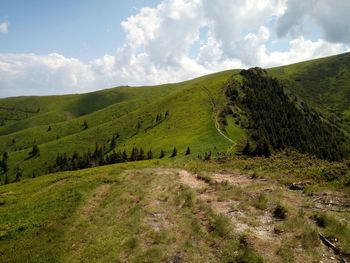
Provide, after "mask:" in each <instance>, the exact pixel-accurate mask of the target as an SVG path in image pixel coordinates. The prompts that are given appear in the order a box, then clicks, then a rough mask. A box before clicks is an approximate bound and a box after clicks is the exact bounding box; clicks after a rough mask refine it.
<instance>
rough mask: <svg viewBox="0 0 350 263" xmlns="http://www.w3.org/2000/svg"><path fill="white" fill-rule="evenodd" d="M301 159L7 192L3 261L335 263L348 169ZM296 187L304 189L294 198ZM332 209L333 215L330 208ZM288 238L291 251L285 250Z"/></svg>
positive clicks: (78, 180)
mask: <svg viewBox="0 0 350 263" xmlns="http://www.w3.org/2000/svg"><path fill="white" fill-rule="evenodd" d="M304 158H305V156H299V155H297V154H293V153H292V154H291V155H283V156H277V157H275V158H272V159H264V158H255V159H241V158H235V159H232V160H226V161H225V162H222V161H211V162H203V161H185V162H184V161H178V163H177V164H176V162H173V163H171V164H170V163H169V162H168V161H163V162H160V163H159V162H154V161H144V162H134V163H125V164H118V165H111V166H105V167H98V168H93V169H86V170H81V171H75V172H64V173H57V174H51V175H47V176H41V177H39V178H35V179H27V180H23V181H21V182H19V183H14V184H10V185H3V186H1V188H0V214H1V218H0V261H1V262H48V261H49V262H111V261H113V262H166V261H170V262H263V261H264V260H265V261H268V262H281V260H282V261H283V262H294V261H295V262H301V261H300V260H306V261H307V262H311V261H314V260H320V259H322V257H323V256H322V255H325V257H328V258H331V257H335V258H338V255H337V254H335V253H334V252H332V251H331V250H328V248H327V247H325V246H324V245H323V244H322V242H321V241H320V239H319V236H318V232H321V233H323V234H324V235H326V236H327V237H328V238H329V239H330V240H332V241H333V242H335V244H336V245H337V246H338V247H339V248H340V249H341V251H342V253H344V254H346V255H347V253H350V240H349V236H350V225H349V221H348V220H349V219H350V211H349V210H345V211H346V212H344V211H343V210H344V209H346V203H347V202H348V201H349V194H350V193H349V189H348V188H347V187H346V185H347V184H348V182H347V181H346V179H347V178H348V176H349V174H348V171H347V170H346V166H345V164H341V163H338V164H337V163H333V164H331V163H328V162H324V161H319V160H317V159H308V161H303V160H305V159H304ZM293 160H294V161H293ZM176 167H186V170H187V171H186V170H183V169H182V168H176ZM344 169H345V171H344ZM252 175H254V176H252ZM332 176H333V177H332ZM252 178H253V179H252ZM296 180H298V181H296ZM293 182H298V184H300V185H302V186H303V189H302V190H300V191H292V190H289V189H288V186H289V185H290V184H291V183H293ZM325 193H326V195H325ZM314 199H318V200H317V201H315V202H316V203H313V201H312V200H314ZM329 199H332V200H333V204H332V205H328V204H327V203H325V202H326V201H327V200H328V201H329ZM278 206H281V207H282V208H281V209H282V211H284V210H285V211H286V218H282V219H280V218H278V215H277V218H276V215H275V213H276V207H278ZM317 207H318V208H317ZM335 210H339V211H341V212H336V211H335ZM317 220H318V221H317ZM315 222H321V223H322V222H323V223H322V224H323V225H322V224H319V225H318V224H317V223H315ZM287 237H288V238H287ZM285 238H287V240H288V242H287V243H284V242H282V243H281V240H284V239H285ZM334 240H336V241H334ZM294 247H296V248H298V249H294ZM306 261H304V262H306Z"/></svg>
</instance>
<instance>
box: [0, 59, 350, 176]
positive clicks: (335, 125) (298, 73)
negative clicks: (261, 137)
mask: <svg viewBox="0 0 350 263" xmlns="http://www.w3.org/2000/svg"><path fill="white" fill-rule="evenodd" d="M266 72H267V74H268V77H271V76H272V77H275V78H277V80H278V81H279V83H281V86H283V90H284V92H285V94H286V96H287V97H288V98H289V100H290V101H291V103H294V104H293V105H295V107H296V108H298V107H302V108H303V109H306V108H307V109H310V111H309V110H308V111H305V110H303V112H304V113H303V114H306V115H308V116H307V117H306V119H310V118H312V116H313V115H315V116H316V115H317V116H318V117H317V118H319V120H322V123H325V127H326V128H324V129H327V130H328V132H327V133H325V134H332V129H334V130H336V131H337V135H335V138H334V140H333V143H335V144H341V147H343V144H344V145H345V146H344V147H346V145H347V144H348V135H347V134H348V132H349V127H350V125H349V123H350V54H349V53H346V54H342V55H338V56H333V57H328V58H322V59H317V60H312V61H307V62H301V63H298V64H293V65H289V66H283V67H277V68H272V69H268V70H267V71H266ZM232 80H234V81H235V82H236V83H238V85H241V84H242V83H244V76H242V74H240V70H229V71H224V72H219V73H215V74H211V75H207V76H203V77H200V78H196V79H193V80H190V81H185V82H181V83H176V84H165V85H159V86H148V87H116V88H112V89H107V90H102V91H97V92H93V93H87V94H77V95H64V96H44V97H38V96H35V97H33V96H31V97H15V98H5V99H0V123H1V126H0V153H2V152H5V151H6V152H8V156H9V157H8V167H9V171H8V175H9V177H10V178H9V181H13V180H14V178H15V173H16V171H18V169H20V170H21V171H22V172H21V173H22V176H23V177H33V176H38V175H42V174H46V173H48V172H49V171H50V168H51V167H52V166H54V165H55V161H56V159H57V155H58V154H60V155H63V154H66V155H67V156H68V158H69V157H70V156H71V155H72V154H73V153H77V154H79V155H83V154H86V153H87V152H88V151H90V152H92V151H94V149H95V148H96V144H98V145H99V147H101V148H102V149H103V155H105V156H107V155H108V154H110V153H111V150H112V149H110V144H111V141H112V139H113V138H114V137H117V139H116V146H115V148H114V147H113V149H114V150H115V151H119V150H120V151H124V150H126V152H127V153H128V154H130V153H131V150H132V148H135V147H136V148H138V149H139V148H142V149H143V150H144V151H145V152H147V151H149V150H152V153H153V157H154V158H158V157H159V155H160V152H161V150H163V151H164V154H165V158H168V157H169V156H170V155H171V153H172V151H173V149H174V147H175V148H176V150H177V152H178V154H177V158H193V157H197V156H198V155H199V156H201V157H202V158H205V156H206V155H208V154H209V153H210V154H212V155H213V156H218V155H228V154H235V153H236V152H239V153H240V152H241V151H242V150H243V148H244V146H245V144H246V142H247V140H248V141H249V140H251V144H252V145H251V146H252V147H253V148H255V147H256V146H257V143H258V140H257V138H255V137H254V127H255V128H257V127H256V125H255V126H254V125H253V126H249V125H248V126H247V125H246V124H247V123H246V122H248V123H249V121H253V122H254V120H253V119H252V118H251V112H250V111H247V108H246V107H243V106H242V105H241V104H237V105H236V112H234V114H233V113H232V112H231V111H230V110H229V107H228V106H229V105H230V103H232V101H231V102H230V98H229V97H228V96H227V94H225V92H226V90H227V85H228V84H229V83H230V81H232ZM240 92H242V91H240ZM259 96H260V95H259ZM257 99H259V98H257ZM260 99H262V98H260ZM293 100H294V102H293ZM295 101H296V102H295ZM272 106H273V105H272ZM293 107H294V106H293ZM274 110H275V107H271V109H267V112H268V111H274ZM237 111H238V112H240V113H241V114H237ZM286 114H287V115H288V113H286ZM310 114H311V115H310ZM312 114H313V115H312ZM277 115H278V114H277ZM327 127H328V128H327ZM322 129H323V128H322ZM320 131H321V133H322V131H323V130H320ZM338 132H339V134H338ZM117 135H118V136H117ZM297 136H299V135H297ZM303 136H304V135H303ZM254 138H255V139H256V140H255V139H254ZM301 138H302V137H301ZM317 140H318V139H317V138H316V139H314V144H315V145H317V143H318V141H317ZM269 143H270V144H271V146H274V147H272V149H271V150H273V149H279V148H281V147H276V145H273V142H271V141H270V142H269ZM307 143H308V142H306V144H307ZM34 145H36V146H38V148H39V150H40V155H39V154H38V155H35V156H31V154H30V152H31V151H32V149H33V146H34ZM325 145H328V144H325ZM333 145H334V144H333ZM285 147H293V148H297V149H298V147H297V146H296V145H293V144H288V143H287V144H286V145H285ZM303 147H306V146H303ZM187 148H190V155H185V151H186V149H187ZM306 148H307V147H306ZM306 148H305V149H306ZM300 149H301V148H300ZM304 152H308V153H311V154H314V153H315V151H312V150H306V151H304ZM331 152H335V150H334V151H331ZM331 152H330V153H326V154H325V156H329V155H333V153H331ZM318 157H321V158H322V154H319V155H318ZM337 158H338V157H337ZM339 158H340V157H339ZM328 159H332V158H328ZM0 176H1V175H0ZM1 181H2V182H4V176H1Z"/></svg>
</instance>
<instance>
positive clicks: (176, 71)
mask: <svg viewBox="0 0 350 263" xmlns="http://www.w3.org/2000/svg"><path fill="white" fill-rule="evenodd" d="M333 2H334V1H333ZM313 4H314V5H313ZM327 8H330V9H329V10H332V12H327V10H328V9H327ZM338 9H339V10H338ZM340 9H341V10H340ZM310 10H311V11H310ZM344 10H345V11H344ZM346 10H349V8H348V4H346V3H345V2H344V1H342V0H339V1H338V2H337V4H335V3H331V2H330V0H323V1H321V0H309V1H304V2H302V3H301V2H300V1H296V0H288V1H287V0H220V1H212V0H164V1H162V2H161V3H160V4H158V5H157V6H156V7H154V8H150V7H145V8H142V9H140V10H139V11H138V13H137V14H135V15H133V16H130V17H128V18H127V19H125V21H123V22H122V23H121V27H122V29H123V30H124V32H125V43H124V45H123V46H122V47H120V48H118V49H117V51H116V53H115V54H107V55H105V56H103V57H101V58H97V59H95V60H93V61H90V62H88V63H83V62H81V61H79V60H78V59H74V58H66V57H64V56H62V55H59V54H49V55H45V56H39V55H34V54H0V92H1V93H0V96H2V97H3V96H10V95H18V94H56V93H72V92H84V91H90V90H94V89H101V88H106V87H110V86H115V85H143V84H158V83H165V82H174V81H181V80H186V79H189V78H193V77H196V76H200V75H203V74H208V73H211V72H215V71H220V70H224V69H229V68H243V67H250V66H263V67H270V66H277V65H281V64H288V63H293V62H298V61H302V60H306V59H312V58H316V57H321V56H327V55H333V54H337V53H340V52H345V51H348V50H349V46H348V44H349V43H348V39H347V38H348V37H350V34H347V35H346V36H345V35H344V34H345V33H346V32H348V31H349V27H347V26H346V25H348V24H349V23H350V21H349V18H348V17H350V16H348V15H346V14H347V12H346ZM337 13H339V14H340V15H339V18H337V17H335V16H336V14H337ZM345 16H346V17H345ZM308 18H309V19H310V18H312V19H313V22H314V23H315V24H316V25H317V26H318V27H319V29H320V31H322V32H323V33H322V34H323V35H322V38H320V37H319V38H318V39H316V40H315V36H313V40H311V39H310V36H309V35H308V34H306V33H304V31H305V30H303V27H304V26H305V19H308ZM343 21H346V22H343ZM338 31H339V32H338ZM201 32H202V33H201ZM203 32H205V34H203ZM279 37H283V39H284V40H283V41H284V43H287V44H288V43H289V45H287V46H285V47H284V50H283V51H274V50H271V49H270V48H271V46H272V45H271V43H274V42H279V41H280V39H279Z"/></svg>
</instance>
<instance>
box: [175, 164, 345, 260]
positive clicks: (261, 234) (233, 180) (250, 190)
mask: <svg viewBox="0 0 350 263" xmlns="http://www.w3.org/2000/svg"><path fill="white" fill-rule="evenodd" d="M179 177H180V181H181V182H182V183H183V184H185V185H188V186H189V187H191V188H193V189H195V190H197V193H198V195H199V199H200V200H201V201H203V202H205V203H207V204H209V205H210V207H211V208H212V209H213V210H214V211H215V212H216V213H218V214H224V215H225V216H227V217H228V218H230V220H231V222H232V225H233V227H234V231H235V232H236V233H237V234H238V235H241V234H243V233H249V242H250V243H251V244H250V246H251V247H254V249H256V250H257V251H258V253H260V254H261V255H263V256H264V257H265V258H266V259H268V260H269V261H272V262H278V261H279V260H280V259H279V257H278V255H277V254H276V253H277V251H278V250H279V249H280V247H281V246H282V245H283V243H284V241H285V240H288V239H290V238H291V236H290V235H291V234H287V233H284V232H283V231H282V232H281V231H279V228H278V227H276V226H277V225H278V222H279V220H278V219H275V218H274V217H273V213H272V211H271V207H270V208H267V209H265V210H264V211H262V210H257V209H255V208H254V207H253V208H252V207H250V208H249V209H241V208H240V204H241V202H240V201H239V200H228V201H220V200H218V197H217V191H216V190H215V187H214V186H215V184H229V185H233V186H235V187H239V188H241V190H242V191H244V193H245V194H247V195H248V196H250V197H251V198H256V197H257V196H258V193H256V192H260V193H261V191H262V192H264V191H265V192H267V193H270V194H276V196H277V197H278V198H281V199H282V200H284V202H286V203H288V204H291V205H292V206H293V207H295V208H296V209H309V210H312V211H313V210H317V209H322V210H327V209H329V210H332V209H347V208H348V203H347V202H346V201H347V200H348V198H346V197H344V196H341V195H338V194H335V193H327V194H323V195H321V196H313V197H310V196H307V195H306V194H304V193H303V191H295V190H293V189H288V188H287V189H286V187H284V186H283V185H280V184H278V183H277V182H276V181H272V180H270V181H269V180H268V179H265V178H252V177H251V176H249V175H244V174H239V173H229V172H224V173H213V174H210V178H211V183H210V184H208V183H206V182H204V181H203V180H202V179H200V178H198V177H197V175H195V174H192V173H190V172H188V171H186V170H179ZM254 187H255V188H254ZM298 190H299V189H298ZM254 191H255V192H254ZM293 249H294V250H298V249H299V250H300V251H302V247H299V248H293ZM319 249H320V254H321V257H322V258H321V261H320V262H324V263H326V262H341V260H340V258H339V257H338V256H337V255H336V254H335V253H334V251H333V250H332V249H329V248H328V247H326V246H325V245H324V244H323V243H322V242H320V247H319ZM295 260H296V262H309V261H310V260H311V258H310V256H309V255H307V254H306V253H305V252H304V253H299V252H296V258H295Z"/></svg>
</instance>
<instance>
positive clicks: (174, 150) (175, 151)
mask: <svg viewBox="0 0 350 263" xmlns="http://www.w3.org/2000/svg"><path fill="white" fill-rule="evenodd" d="M176 155H177V150H176V148H175V147H174V149H173V152H172V153H171V155H170V157H175V156H176Z"/></svg>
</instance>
